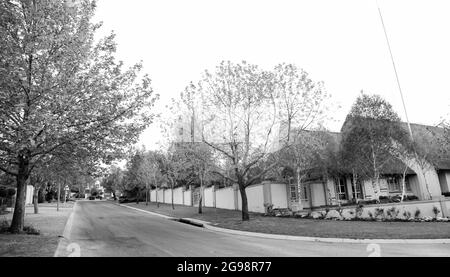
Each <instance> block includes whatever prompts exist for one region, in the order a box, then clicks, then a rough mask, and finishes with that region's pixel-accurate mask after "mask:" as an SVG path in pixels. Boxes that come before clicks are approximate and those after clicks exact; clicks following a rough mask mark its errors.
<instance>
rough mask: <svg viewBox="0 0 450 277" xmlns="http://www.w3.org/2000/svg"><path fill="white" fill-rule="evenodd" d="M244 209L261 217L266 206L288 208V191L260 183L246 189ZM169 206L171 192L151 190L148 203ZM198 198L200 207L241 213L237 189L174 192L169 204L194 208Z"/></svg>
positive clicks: (233, 187)
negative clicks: (246, 206) (246, 204)
mask: <svg viewBox="0 0 450 277" xmlns="http://www.w3.org/2000/svg"><path fill="white" fill-rule="evenodd" d="M246 194H247V202H248V209H249V211H250V212H257V213H264V212H265V210H266V207H265V206H266V205H265V204H267V205H270V204H272V205H273V208H275V209H276V208H283V209H285V208H288V190H287V186H286V185H285V184H270V183H262V184H258V185H254V186H250V187H248V188H246ZM156 195H158V202H160V203H167V204H171V203H172V190H171V189H165V190H162V189H160V190H158V191H156V190H152V191H151V192H150V201H152V202H156ZM200 195H201V196H202V205H203V206H204V207H212V208H220V209H227V210H241V209H242V199H241V193H240V191H239V189H238V186H237V185H234V186H232V187H226V188H221V189H218V188H216V187H207V188H204V189H203V190H200V188H196V189H185V188H181V187H180V188H176V189H174V190H173V203H174V204H177V205H184V206H198V203H199V199H200Z"/></svg>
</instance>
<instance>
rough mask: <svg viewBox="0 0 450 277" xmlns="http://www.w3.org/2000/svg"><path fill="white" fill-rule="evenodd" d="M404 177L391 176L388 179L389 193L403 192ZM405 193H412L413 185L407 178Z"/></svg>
mask: <svg viewBox="0 0 450 277" xmlns="http://www.w3.org/2000/svg"><path fill="white" fill-rule="evenodd" d="M402 179H403V177H402V176H389V177H387V178H386V181H387V183H388V187H389V192H401V191H402ZM405 191H407V192H412V189H411V184H410V183H409V181H408V178H405Z"/></svg>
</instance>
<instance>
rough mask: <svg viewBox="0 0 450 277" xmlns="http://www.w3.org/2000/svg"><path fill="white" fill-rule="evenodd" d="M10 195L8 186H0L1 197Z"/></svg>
mask: <svg viewBox="0 0 450 277" xmlns="http://www.w3.org/2000/svg"><path fill="white" fill-rule="evenodd" d="M7 196H8V192H7V189H6V187H0V197H2V198H6V197H7Z"/></svg>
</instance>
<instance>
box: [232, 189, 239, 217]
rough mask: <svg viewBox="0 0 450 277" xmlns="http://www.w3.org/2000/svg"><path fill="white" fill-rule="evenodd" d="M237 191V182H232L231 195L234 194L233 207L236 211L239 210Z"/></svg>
mask: <svg viewBox="0 0 450 277" xmlns="http://www.w3.org/2000/svg"><path fill="white" fill-rule="evenodd" d="M238 191H239V185H237V184H234V185H233V192H234V193H233V196H234V209H235V210H236V211H239V202H238V201H239V200H238V199H239V194H238Z"/></svg>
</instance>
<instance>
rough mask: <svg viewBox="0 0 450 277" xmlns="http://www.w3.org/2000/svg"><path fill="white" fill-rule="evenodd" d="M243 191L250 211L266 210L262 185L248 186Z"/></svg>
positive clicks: (259, 211) (261, 211) (260, 211)
mask: <svg viewBox="0 0 450 277" xmlns="http://www.w3.org/2000/svg"><path fill="white" fill-rule="evenodd" d="M245 192H246V193H247V200H248V210H249V211H251V212H257V213H264V212H265V211H266V209H265V207H264V185H256V186H251V187H248V188H247V189H246V190H245ZM239 196H240V195H239ZM239 200H241V199H239Z"/></svg>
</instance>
